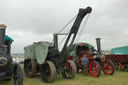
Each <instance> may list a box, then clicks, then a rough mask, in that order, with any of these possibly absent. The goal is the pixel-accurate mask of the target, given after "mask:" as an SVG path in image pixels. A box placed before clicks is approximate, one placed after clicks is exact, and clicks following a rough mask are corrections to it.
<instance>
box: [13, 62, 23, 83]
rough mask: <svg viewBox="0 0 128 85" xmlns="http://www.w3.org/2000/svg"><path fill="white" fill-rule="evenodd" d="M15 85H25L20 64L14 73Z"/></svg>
mask: <svg viewBox="0 0 128 85" xmlns="http://www.w3.org/2000/svg"><path fill="white" fill-rule="evenodd" d="M13 82H14V84H13V85H23V72H22V68H21V66H20V65H19V64H16V66H15V69H14V73H13Z"/></svg>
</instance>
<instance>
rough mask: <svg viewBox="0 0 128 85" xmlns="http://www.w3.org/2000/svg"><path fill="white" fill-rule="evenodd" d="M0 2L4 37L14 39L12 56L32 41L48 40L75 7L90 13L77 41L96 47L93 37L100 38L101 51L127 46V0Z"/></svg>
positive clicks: (10, 0)
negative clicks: (5, 26) (4, 30)
mask: <svg viewBox="0 0 128 85" xmlns="http://www.w3.org/2000/svg"><path fill="white" fill-rule="evenodd" d="M0 3H1V4H0V24H5V25H7V30H6V34H7V35H9V36H10V37H12V38H13V39H14V40H15V41H14V42H13V44H12V53H23V52H24V50H23V48H24V46H26V45H29V44H32V43H33V42H35V41H36V42H37V41H52V39H53V35H52V34H53V33H55V32H58V31H59V30H60V29H62V28H63V26H65V25H66V24H67V23H68V22H69V21H70V20H71V19H72V18H73V17H74V16H75V15H76V14H77V13H78V9H79V8H86V7H87V6H91V7H92V9H93V10H92V13H91V14H90V16H89V19H88V22H87V24H86V26H85V28H84V31H83V34H82V37H81V38H80V42H88V43H90V44H92V45H94V46H95V47H96V42H95V38H97V37H100V38H101V39H102V40H101V42H102V49H105V50H106V49H108V50H110V49H111V48H113V47H118V46H124V45H128V39H127V36H128V28H127V27H128V0H0ZM83 24H84V22H83ZM71 25H72V23H71ZM71 25H69V26H68V27H67V30H66V31H68V30H69V29H70V27H71Z"/></svg>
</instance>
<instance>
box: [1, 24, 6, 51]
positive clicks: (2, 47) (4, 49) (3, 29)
mask: <svg viewBox="0 0 128 85" xmlns="http://www.w3.org/2000/svg"><path fill="white" fill-rule="evenodd" d="M5 30H6V25H4V24H0V50H2V51H7V46H6V45H5Z"/></svg>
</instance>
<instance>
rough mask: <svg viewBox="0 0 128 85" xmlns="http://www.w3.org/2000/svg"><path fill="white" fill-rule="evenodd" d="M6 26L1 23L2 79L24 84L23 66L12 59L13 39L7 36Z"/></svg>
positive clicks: (14, 84)
mask: <svg viewBox="0 0 128 85" xmlns="http://www.w3.org/2000/svg"><path fill="white" fill-rule="evenodd" d="M5 30H6V26H5V25H3V24H0V80H7V81H8V80H11V79H12V80H13V84H12V85H23V73H22V68H21V66H20V65H19V64H18V63H17V62H16V61H13V60H12V56H11V54H10V50H11V43H12V42H13V39H11V38H10V37H9V36H7V35H6V36H5Z"/></svg>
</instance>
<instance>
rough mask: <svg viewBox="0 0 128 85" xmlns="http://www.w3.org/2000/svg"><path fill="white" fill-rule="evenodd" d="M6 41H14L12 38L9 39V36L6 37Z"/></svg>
mask: <svg viewBox="0 0 128 85" xmlns="http://www.w3.org/2000/svg"><path fill="white" fill-rule="evenodd" d="M5 40H9V41H12V42H13V41H14V40H13V39H12V38H11V37H9V36H7V35H5Z"/></svg>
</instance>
